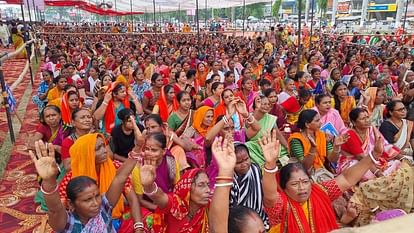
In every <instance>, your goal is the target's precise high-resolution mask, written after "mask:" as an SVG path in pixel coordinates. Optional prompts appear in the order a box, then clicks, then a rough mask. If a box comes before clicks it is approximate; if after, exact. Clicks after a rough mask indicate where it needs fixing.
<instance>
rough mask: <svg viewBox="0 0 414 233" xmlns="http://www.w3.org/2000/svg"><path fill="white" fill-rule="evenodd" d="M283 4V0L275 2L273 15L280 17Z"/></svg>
mask: <svg viewBox="0 0 414 233" xmlns="http://www.w3.org/2000/svg"><path fill="white" fill-rule="evenodd" d="M281 5H282V0H276V2H275V3H273V6H272V16H273V17H276V19H279V11H280V6H281Z"/></svg>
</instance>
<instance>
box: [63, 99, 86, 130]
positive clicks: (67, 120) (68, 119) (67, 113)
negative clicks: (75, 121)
mask: <svg viewBox="0 0 414 233" xmlns="http://www.w3.org/2000/svg"><path fill="white" fill-rule="evenodd" d="M73 93H75V92H74V91H69V92H66V93H65V94H64V95H63V97H62V102H61V104H60V111H61V112H62V122H63V126H64V128H69V127H72V111H71V109H70V107H69V94H70V95H72V94H73ZM78 96H79V95H78ZM81 106H82V104H81V103H80V101H79V106H78V107H81Z"/></svg>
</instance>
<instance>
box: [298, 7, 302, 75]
mask: <svg viewBox="0 0 414 233" xmlns="http://www.w3.org/2000/svg"><path fill="white" fill-rule="evenodd" d="M298 5H299V6H298V7H299V9H298V70H299V66H300V63H301V60H300V56H301V54H302V45H301V39H300V37H301V34H302V32H301V31H302V26H301V24H302V0H299V4H298Z"/></svg>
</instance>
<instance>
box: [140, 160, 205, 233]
mask: <svg viewBox="0 0 414 233" xmlns="http://www.w3.org/2000/svg"><path fill="white" fill-rule="evenodd" d="M146 161H147V162H146V163H145V164H144V165H143V166H142V167H141V168H140V171H141V174H140V176H141V182H142V186H143V190H144V193H145V194H146V195H147V196H148V197H149V198H151V200H152V201H153V202H154V204H155V205H156V206H157V210H158V211H160V213H162V214H164V221H165V223H164V226H165V228H166V229H165V232H167V233H172V232H179V231H181V232H188V233H206V232H209V231H208V217H207V213H208V207H209V204H210V197H211V190H210V187H209V179H208V176H207V174H206V173H205V172H204V171H203V170H202V169H200V168H195V169H191V170H187V171H186V172H185V173H184V174H183V176H182V177H181V179H180V180H179V181H178V182H177V183H176V184H175V186H174V191H173V192H171V193H167V192H165V191H164V190H163V189H161V188H158V185H157V183H156V179H158V176H157V175H156V174H155V172H154V171H155V169H156V168H155V166H154V165H155V164H154V163H155V162H154V161H153V160H150V159H148V160H146Z"/></svg>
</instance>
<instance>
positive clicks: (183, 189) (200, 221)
mask: <svg viewBox="0 0 414 233" xmlns="http://www.w3.org/2000/svg"><path fill="white" fill-rule="evenodd" d="M200 172H203V170H202V169H200V168H194V169H191V170H188V171H186V172H185V173H184V174H183V176H182V177H181V179H180V180H179V181H178V183H177V184H176V185H175V187H174V195H173V198H172V205H171V210H170V213H171V215H172V216H174V218H176V219H177V220H183V219H184V218H185V217H186V216H187V215H188V212H189V210H190V196H191V195H190V193H191V185H192V184H193V182H194V179H195V177H196V176H197V175H198V174H199V173H200ZM178 232H183V233H184V232H186V233H199V232H201V233H204V232H208V217H207V206H203V207H201V208H200V209H198V211H197V212H196V213H195V214H194V217H193V218H192V219H191V220H190V221H189V222H188V223H186V224H184V225H183V226H181V229H180V230H178Z"/></svg>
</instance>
